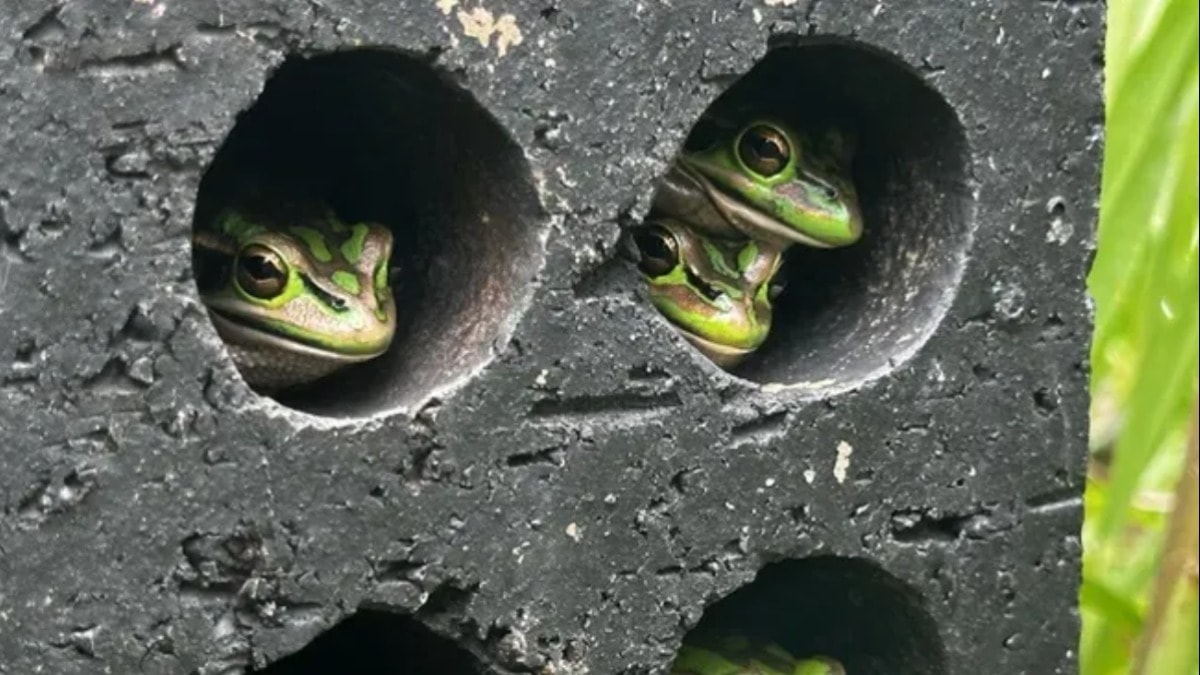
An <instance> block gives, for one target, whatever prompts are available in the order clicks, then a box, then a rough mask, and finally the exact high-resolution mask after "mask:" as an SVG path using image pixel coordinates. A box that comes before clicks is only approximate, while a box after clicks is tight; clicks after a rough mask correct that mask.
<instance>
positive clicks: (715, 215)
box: [655, 118, 863, 248]
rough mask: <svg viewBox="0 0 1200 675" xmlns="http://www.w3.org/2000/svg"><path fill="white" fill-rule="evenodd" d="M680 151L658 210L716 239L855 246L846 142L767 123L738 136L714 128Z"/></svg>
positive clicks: (856, 220) (856, 219)
mask: <svg viewBox="0 0 1200 675" xmlns="http://www.w3.org/2000/svg"><path fill="white" fill-rule="evenodd" d="M708 140H709V141H710V142H708V143H705V144H704V145H703V146H701V147H696V148H692V149H685V150H684V152H683V153H681V155H680V156H679V158H678V159H677V161H676V162H675V163H674V165H673V166H672V169H671V171H670V172H669V174H668V175H667V177H666V179H665V180H664V181H663V185H662V186H661V187H660V190H659V193H658V194H657V195H656V198H655V210H657V211H658V212H659V213H661V214H664V215H668V216H672V217H676V218H679V219H680V220H683V221H684V222H687V223H689V224H691V225H693V226H695V227H697V228H699V229H703V230H705V231H707V232H710V233H713V234H724V235H725V236H731V235H732V231H736V232H738V233H740V234H741V236H745V237H750V238H754V239H763V240H770V241H775V242H778V243H779V244H780V245H788V244H793V243H799V244H805V245H808V246H814V247H818V248H835V247H841V246H847V245H849V244H853V243H855V242H856V241H858V239H859V238H860V237H861V236H862V228H863V222H862V213H861V209H860V207H859V202H858V194H857V191H856V189H855V187H854V182H853V181H852V180H851V177H850V164H851V159H852V155H853V143H852V142H851V140H850V138H849V137H848V136H846V135H845V134H843V133H841V132H839V131H836V130H828V131H825V132H824V133H800V132H797V131H796V130H794V129H793V128H792V127H790V126H788V125H786V124H783V123H781V122H778V121H774V120H771V119H767V118H762V119H756V120H754V121H752V122H750V123H749V124H746V125H744V126H742V127H740V128H737V129H736V131H731V130H730V128H729V127H718V131H717V133H715V134H713V135H712V136H710V137H709V138H708Z"/></svg>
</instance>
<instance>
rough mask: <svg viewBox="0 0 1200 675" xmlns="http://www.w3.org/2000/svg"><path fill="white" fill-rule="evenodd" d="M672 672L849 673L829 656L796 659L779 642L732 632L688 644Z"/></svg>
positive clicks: (742, 674) (685, 674) (710, 674)
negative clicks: (737, 634)
mask: <svg viewBox="0 0 1200 675" xmlns="http://www.w3.org/2000/svg"><path fill="white" fill-rule="evenodd" d="M670 675H846V670H845V668H843V667H842V664H840V663H838V662H837V661H835V660H833V659H831V658H828V657H824V656H818V657H813V658H808V659H797V658H795V657H793V656H792V655H791V654H789V653H788V652H787V651H785V650H784V649H782V648H781V647H779V646H777V645H770V644H759V643H755V642H754V641H752V640H748V639H746V638H742V637H736V636H731V637H725V638H722V639H720V640H716V641H713V642H711V643H706V644H703V645H693V644H685V645H684V646H683V647H682V648H681V649H680V650H679V655H678V656H676V657H675V662H674V663H673V664H672V665H671V672H670Z"/></svg>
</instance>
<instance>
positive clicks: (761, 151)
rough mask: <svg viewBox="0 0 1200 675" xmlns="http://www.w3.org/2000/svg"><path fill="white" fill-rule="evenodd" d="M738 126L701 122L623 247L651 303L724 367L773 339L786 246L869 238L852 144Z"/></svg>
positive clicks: (748, 120) (762, 124) (755, 120)
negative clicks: (775, 304) (854, 177)
mask: <svg viewBox="0 0 1200 675" xmlns="http://www.w3.org/2000/svg"><path fill="white" fill-rule="evenodd" d="M739 119H741V120H743V121H741V122H735V121H731V120H729V119H726V118H722V117H720V116H718V115H715V114H706V115H705V117H704V118H702V119H701V122H700V124H698V125H697V128H696V130H694V131H693V132H692V133H691V134H690V135H689V138H688V143H687V145H686V147H685V149H684V150H683V152H681V153H680V154H679V156H678V157H676V159H675V161H674V162H673V163H672V165H671V167H670V169H669V170H668V172H667V175H666V176H665V177H664V178H663V180H662V181H661V182H660V184H659V186H658V191H657V192H656V193H655V196H654V202H653V204H652V206H651V210H650V215H649V217H648V218H647V220H646V222H645V223H643V224H641V225H639V226H637V227H635V228H633V229H632V230H631V232H630V233H629V235H630V236H629V237H628V238H627V240H626V241H627V243H628V246H627V251H628V252H629V254H630V257H632V258H633V259H634V260H635V261H636V262H637V266H638V269H639V271H640V272H641V274H642V276H643V277H644V278H645V280H646V282H647V284H648V286H649V296H650V300H651V302H652V304H653V305H654V306H655V307H656V308H657V309H658V310H659V311H660V312H661V313H662V314H663V315H664V316H665V317H666V318H667V320H668V321H669V322H670V323H671V324H672V325H673V326H674V327H675V328H676V330H678V331H679V332H680V333H681V334H682V335H683V336H684V337H685V338H687V340H688V341H689V342H691V343H692V344H693V345H694V346H695V347H696V348H697V349H698V350H699V351H700V352H701V353H703V354H704V355H705V356H707V357H708V358H710V359H711V360H712V361H714V362H715V363H716V364H717V365H719V366H721V367H723V368H732V367H734V366H736V365H737V364H738V363H740V362H742V361H743V360H744V359H745V358H746V357H747V356H749V355H750V354H752V353H753V352H754V351H755V350H757V349H758V348H759V346H761V345H762V343H763V341H764V340H766V338H767V335H768V334H769V333H770V329H771V319H772V303H773V302H774V300H775V299H776V297H777V296H778V294H779V293H780V292H781V291H782V284H781V283H780V281H779V278H778V273H779V271H780V267H781V265H782V260H783V253H784V252H785V251H786V250H787V249H788V248H789V247H791V246H793V245H801V246H811V247H816V248H838V247H842V246H849V245H851V244H853V243H855V242H857V241H858V240H859V239H860V238H861V236H862V230H863V219H862V211H861V209H860V207H859V202H858V193H857V191H856V189H855V186H854V183H853V181H852V180H851V177H850V173H851V171H850V167H851V162H852V158H853V154H854V143H853V142H852V139H851V137H849V136H848V135H846V134H844V133H843V132H841V131H839V130H836V129H832V128H826V129H825V130H824V131H821V132H808V131H800V130H798V129H796V128H793V127H792V126H790V125H788V124H786V123H784V122H782V121H779V120H777V119H772V118H767V117H757V116H753V115H741V116H739Z"/></svg>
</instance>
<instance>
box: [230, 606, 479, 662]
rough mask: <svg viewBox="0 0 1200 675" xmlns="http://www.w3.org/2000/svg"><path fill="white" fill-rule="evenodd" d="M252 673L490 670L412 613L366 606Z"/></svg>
mask: <svg viewBox="0 0 1200 675" xmlns="http://www.w3.org/2000/svg"><path fill="white" fill-rule="evenodd" d="M250 672H251V673H259V674H260V675H328V674H329V673H356V674H361V675H375V674H378V675H396V673H454V674H456V675H458V674H461V675H482V674H484V673H487V672H489V671H488V670H487V669H486V668H485V667H484V666H483V664H481V663H480V662H479V660H478V659H476V658H475V657H474V656H473V655H471V654H470V652H468V651H467V650H465V649H463V648H462V647H459V646H458V645H457V644H455V643H454V641H452V640H450V639H448V638H445V637H442V636H441V635H438V634H437V633H435V632H434V631H432V630H430V629H429V628H428V627H427V626H425V624H423V623H421V622H420V621H419V620H417V619H415V618H413V617H411V616H403V615H397V614H388V613H387V612H379V611H372V610H363V611H360V612H357V613H356V614H354V615H353V616H351V617H350V618H348V619H346V620H344V621H342V622H341V623H339V624H338V625H336V626H334V627H333V628H331V629H329V630H328V631H325V632H324V633H322V634H321V635H318V636H317V637H316V638H315V639H313V641H312V642H310V643H308V645H306V646H305V647H304V648H303V649H301V650H300V651H298V652H296V653H294V654H291V655H289V656H285V657H284V658H282V659H279V660H278V661H276V662H275V663H272V664H271V665H269V666H267V667H266V668H264V669H262V670H252V671H250Z"/></svg>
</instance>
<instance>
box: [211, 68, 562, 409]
mask: <svg viewBox="0 0 1200 675" xmlns="http://www.w3.org/2000/svg"><path fill="white" fill-rule="evenodd" d="M256 181H261V182H263V183H265V184H267V185H268V186H269V187H270V189H272V190H278V191H280V192H282V193H283V194H289V195H292V194H298V195H300V196H308V197H312V196H316V197H318V198H319V199H321V200H323V201H324V202H325V203H327V204H329V205H330V206H331V207H332V208H333V209H334V210H335V211H336V212H337V213H338V214H339V216H340V217H341V218H342V219H343V220H345V221H348V222H355V221H375V222H380V223H382V224H384V225H386V226H387V227H389V228H390V229H391V230H392V232H393V234H394V237H395V243H394V253H393V258H392V260H393V268H394V269H395V270H396V271H395V274H394V279H395V283H393V289H394V291H395V296H396V305H397V314H398V317H399V321H398V325H397V332H396V337H395V339H394V341H393V343H392V346H391V348H390V349H389V350H388V352H387V353H386V354H384V355H383V356H381V357H378V358H376V359H373V360H371V361H368V362H366V363H363V364H359V365H356V366H351V367H349V368H347V369H345V370H343V371H340V372H338V373H335V374H334V375H332V376H329V377H327V378H323V379H321V380H319V381H317V382H315V383H313V384H312V385H309V386H308V387H306V388H303V389H300V390H298V391H294V392H291V393H288V394H286V395H280V396H278V397H277V398H278V400H280V402H282V403H284V404H285V405H289V406H291V407H294V408H297V409H300V410H303V411H306V412H311V413H315V414H322V415H332V416H339V417H344V416H358V415H371V414H375V413H380V412H386V411H389V410H395V409H398V408H411V407H413V406H416V405H419V404H420V403H421V402H423V401H424V400H425V399H427V398H428V397H430V396H433V395H435V394H436V393H437V392H438V391H439V390H440V389H442V388H443V387H447V386H453V384H454V383H455V382H457V381H460V380H461V379H463V378H465V377H467V376H469V375H470V374H471V373H472V372H474V371H475V370H477V369H478V368H480V367H481V366H483V365H484V364H485V363H486V362H487V361H488V360H490V358H491V356H492V350H493V345H495V344H498V343H499V344H502V343H503V342H504V341H505V338H506V335H507V332H508V331H509V329H510V328H509V327H510V325H511V324H512V322H513V320H514V314H516V313H517V312H519V311H520V310H521V308H522V307H523V306H524V305H525V303H526V300H527V299H528V296H529V292H530V290H531V285H530V281H531V280H532V279H533V277H534V275H535V274H536V273H537V271H538V269H539V268H540V267H541V261H542V254H543V252H542V247H541V243H540V241H539V235H538V225H539V223H540V220H541V217H542V214H541V209H540V205H539V202H538V197H537V193H536V191H535V188H534V187H533V183H532V179H531V177H530V172H529V167H528V165H527V164H526V162H525V160H524V157H523V155H522V152H521V150H520V148H519V147H518V146H517V145H515V144H514V143H513V142H512V140H511V139H510V138H509V136H508V135H507V134H506V132H505V131H504V130H503V129H502V128H501V127H500V125H499V124H498V123H497V122H496V121H495V120H494V119H493V118H492V117H491V115H489V114H488V113H487V111H486V110H484V109H483V107H481V106H480V105H479V104H478V103H477V102H476V101H475V100H474V99H473V98H472V97H471V96H470V94H468V93H467V92H466V91H464V90H463V89H461V88H460V87H459V86H457V85H456V84H454V83H453V82H451V81H450V79H449V78H448V77H447V76H445V75H443V74H442V73H440V72H439V71H437V70H436V69H434V68H433V67H432V66H430V65H428V63H427V61H426V60H424V59H422V58H419V57H415V56H411V55H407V54H405V53H402V52H399V51H396V50H390V49H374V48H371V49H356V50H347V51H341V52H334V53H329V54H323V55H318V56H313V57H307V58H306V57H290V58H288V59H287V60H286V61H285V62H284V63H283V64H282V65H281V66H280V67H279V68H278V69H277V70H276V71H275V72H274V73H273V74H272V75H271V77H270V78H269V79H268V81H267V83H266V85H265V87H264V89H263V91H262V94H261V95H260V96H259V97H258V100H257V101H255V103H254V104H253V106H251V107H250V108H249V109H247V110H246V111H244V112H243V113H241V114H240V115H239V117H238V120H237V123H236V125H235V126H234V128H233V130H232V131H231V132H230V134H229V137H228V138H227V139H226V141H225V143H224V144H223V145H222V147H221V149H220V150H219V151H218V153H217V156H216V157H215V158H214V160H213V163H212V166H211V167H210V168H209V170H208V171H207V172H206V174H205V176H204V178H203V180H202V182H201V185H200V193H199V195H198V198H197V204H196V213H195V219H194V223H203V222H207V221H208V220H209V219H211V218H213V217H215V215H216V214H217V212H218V211H219V209H221V208H222V207H223V206H225V205H226V204H228V203H229V201H230V200H233V199H236V198H237V195H238V194H239V191H241V190H244V189H246V187H247V186H248V185H251V184H255V182H256Z"/></svg>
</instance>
